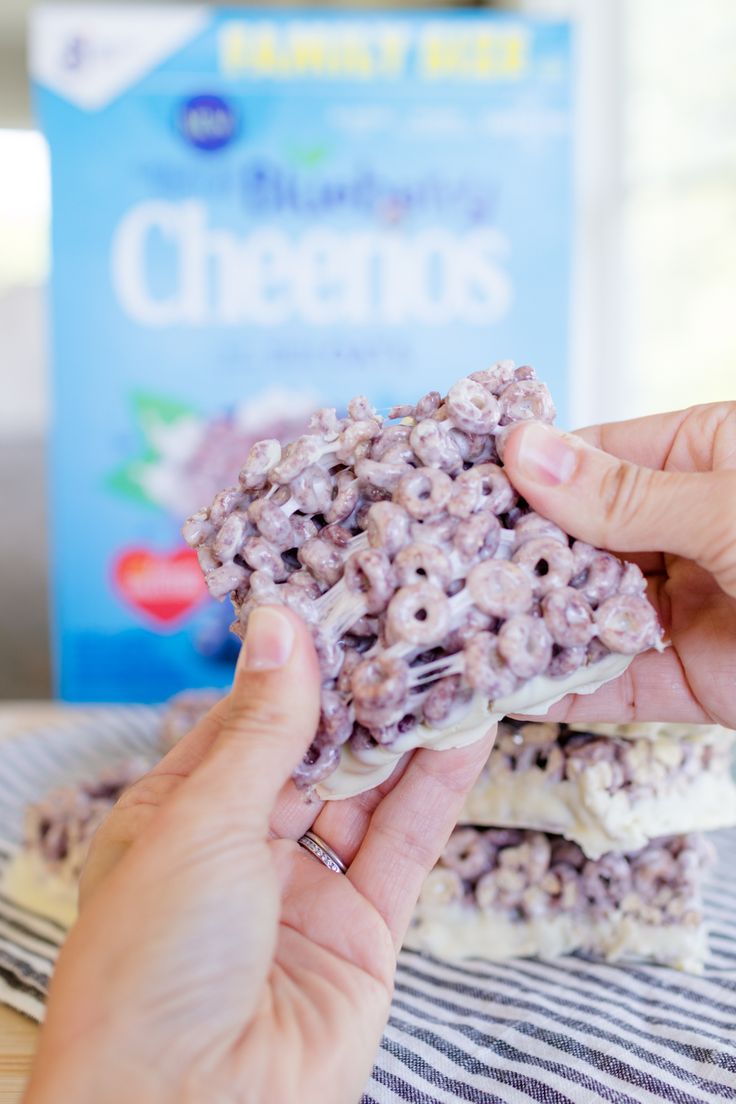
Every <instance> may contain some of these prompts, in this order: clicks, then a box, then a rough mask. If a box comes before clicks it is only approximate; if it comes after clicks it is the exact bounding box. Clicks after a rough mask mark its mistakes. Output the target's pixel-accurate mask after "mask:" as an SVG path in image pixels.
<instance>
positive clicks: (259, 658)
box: [238, 606, 294, 671]
mask: <svg viewBox="0 0 736 1104" xmlns="http://www.w3.org/2000/svg"><path fill="white" fill-rule="evenodd" d="M293 647H294V628H293V625H292V623H291V621H290V620H289V618H288V617H287V616H286V614H285V613H283V612H282V611H281V610H280V609H279V608H278V607H277V606H258V607H256V609H254V610H253V612H252V613H251V615H250V617H249V618H248V632H247V634H246V637H245V642H244V644H243V647H242V649H241V652H240V656H239V658H238V667H239V668H240V669H241V670H244V671H276V670H278V668H279V667H283V666H284V664H285V663H286V662H287V660H288V658H289V656H290V655H291V649H292V648H293Z"/></svg>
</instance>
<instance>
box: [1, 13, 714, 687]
mask: <svg viewBox="0 0 736 1104" xmlns="http://www.w3.org/2000/svg"><path fill="white" fill-rule="evenodd" d="M279 6H280V5H279ZM289 6H291V7H294V6H297V5H294V4H291V5H289ZM301 6H310V5H301ZM319 6H320V7H321V8H323V9H324V8H325V7H326V6H332V7H340V6H346V5H337V4H333V5H325V4H321V5H319ZM387 6H392V5H387ZM402 6H408V5H402ZM412 6H414V5H412ZM424 6H440V5H424ZM479 6H482V5H479ZM493 6H498V7H505V8H513V9H517V10H525V11H532V12H536V13H539V14H543V15H551V16H556V15H563V16H564V15H570V16H572V17H573V18H575V19H576V20H577V22H578V25H579V27H578V30H579V33H578V124H579V125H578V166H577V177H578V202H577V224H578V225H577V231H578V234H577V247H576V256H577V263H576V281H575V296H574V311H573V333H574V341H573V358H572V361H573V362H572V366H571V368H572V375H573V406H572V408H573V411H574V416H575V420H576V421H578V422H587V421H591V420H608V419H612V418H619V417H631V416H634V415H638V414H642V413H649V412H653V411H657V410H664V409H672V408H676V407H681V406H686V405H689V404H692V403H698V402H708V401H712V400H715V399H725V398H736V320H735V318H734V315H735V314H736V233H735V232H734V231H735V230H736V3H735V2H734V0H527V2H519V3H505V4H498V5H493ZM28 8H29V4H28V3H27V2H26V0H2V2H1V3H0V396H2V397H1V398H0V502H2V505H3V515H4V521H5V524H4V525H3V527H2V529H0V579H1V580H2V598H3V605H4V610H3V617H2V619H0V620H1V621H2V625H3V626H4V628H3V629H0V697H3V696H5V697H23V696H33V695H43V694H44V693H47V692H48V664H47V659H46V630H45V618H46V613H45V602H46V596H45V581H44V578H45V575H44V562H45V559H44V557H45V551H44V548H43V532H44V481H43V441H44V435H45V430H46V426H47V422H48V417H49V400H48V394H47V378H46V371H45V359H44V356H45V340H44V317H43V306H42V304H43V289H44V284H45V281H46V277H47V274H48V267H49V256H48V228H49V217H50V213H49V192H50V187H49V165H48V157H47V152H46V148H45V145H44V142H43V139H42V138H41V137H40V135H39V134H38V133H37V132H36V131H35V130H34V129H33V120H32V117H31V109H30V102H29V95H28V88H27V77H26V66H25V25H26V18H27V12H28ZM507 355H510V356H513V350H506V349H504V350H496V349H489V358H495V357H496V356H507ZM476 367H477V366H476ZM537 367H538V369H539V371H540V374H541V375H542V376H543V375H544V365H543V364H540V365H537Z"/></svg>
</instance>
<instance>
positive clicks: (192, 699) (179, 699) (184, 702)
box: [159, 689, 225, 755]
mask: <svg viewBox="0 0 736 1104" xmlns="http://www.w3.org/2000/svg"><path fill="white" fill-rule="evenodd" d="M224 695H225V691H224V690H209V689H207V690H182V692H181V693H180V694H175V695H174V697H173V698H170V699H169V701H168V702H167V703H166V707H165V709H164V714H163V716H162V718H161V731H160V733H159V745H160V748H161V754H162V755H165V754H166V752H167V751H170V750H171V748H172V747H173V746H174V744H178V743H179V740H181V738H182V736H186V734H187V733H188V732H190V731H191V729H193V728H194V726H195V725H196V723H197V721H200V720H201V719H202V717H204V716H205V714H207V713H209V711H210V709H212V707H213V705H217V703H218V702H219V701H221V700H222V698H223V697H224Z"/></svg>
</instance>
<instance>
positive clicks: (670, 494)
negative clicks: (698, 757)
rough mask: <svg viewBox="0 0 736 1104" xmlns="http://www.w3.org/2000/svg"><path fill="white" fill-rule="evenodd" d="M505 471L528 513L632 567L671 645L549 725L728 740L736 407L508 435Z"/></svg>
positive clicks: (734, 603) (529, 428)
mask: <svg viewBox="0 0 736 1104" xmlns="http://www.w3.org/2000/svg"><path fill="white" fill-rule="evenodd" d="M601 450H604V451H601ZM504 464H505V465H506V468H507V470H508V472H509V476H510V478H511V480H512V481H513V483H514V485H515V486H516V488H517V489H518V490H519V491H520V492H521V494H523V495H524V497H525V498H526V499H527V501H528V502H529V504H530V505H531V506H532V507H533V508H534V509H535V510H538V511H539V512H540V513H542V514H544V515H545V516H546V517H549V518H551V520H552V521H554V522H556V523H557V524H558V525H560V526H562V527H563V528H564V529H565V530H566V531H567V532H569V533H571V534H572V535H573V536H575V537H577V538H578V539H581V540H584V541H588V542H589V543H591V544H595V545H599V546H600V547H602V548H605V549H609V550H610V551H614V552H621V553H625V554H626V555H627V557H628V558H629V559H633V560H634V561H635V562H637V563H638V564H639V566H640V567H641V568H642V570H643V571H644V573H645V575H646V576H647V578H648V584H649V597H650V599H651V601H652V602H653V603H654V605H655V607H656V609H657V611H658V613H659V616H660V620H661V621H662V624H663V626H664V629H665V633H666V637H667V639H668V640H669V641H670V642H671V647H670V648H668V649H667V650H666V651H665V652H663V653H662V654H658V653H656V652H646V653H644V654H643V655H640V656H637V657H636V658H635V659H634V661H633V663H632V664H631V666H630V667H629V668H628V670H627V671H626V672H625V674H624V675H622V676H621V678H619V679H617V680H615V681H614V682H611V683H607V684H606V685H605V686H603V687H602V688H601V689H600V690H599V691H597V693H595V694H591V695H590V696H582V695H575V696H568V697H567V698H564V699H563V700H562V701H561V702H559V703H558V704H557V705H555V706H554V707H553V708H552V709H551V710H550V712H549V714H548V717H549V719H552V720H559V721H612V722H626V721H632V720H642V721H647V720H651V721H682V722H688V723H690V722H694V723H704V722H716V723H718V724H722V725H726V726H727V727H731V728H736V694H735V693H734V686H736V403H716V404H713V405H710V406H696V407H692V408H691V409H689V410H684V411H678V412H675V413H671V414H662V415H655V416H653V417H649V418H641V419H638V420H635V421H629V422H620V423H617V424H611V425H603V426H594V427H592V428H589V429H583V430H581V431H580V432H579V433H577V434H575V435H573V434H566V433H565V434H563V433H560V432H558V431H557V430H554V429H552V428H550V427H548V426H543V425H540V424H537V423H534V424H532V423H527V424H526V425H522V426H519V427H518V428H517V427H515V428H514V430H513V431H511V432H510V433H509V435H508V438H507V440H506V442H505V450H504ZM630 553H634V555H630Z"/></svg>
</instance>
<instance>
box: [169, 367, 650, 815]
mask: <svg viewBox="0 0 736 1104" xmlns="http://www.w3.org/2000/svg"><path fill="white" fill-rule="evenodd" d="M554 413H555V411H554V406H553V404H552V400H551V398H550V395H549V392H548V390H547V388H546V386H545V385H544V384H543V383H541V382H540V381H539V380H537V379H535V377H534V372H533V370H532V369H531V368H527V367H522V368H515V367H514V365H513V363H512V362H511V361H502V362H500V363H498V364H495V365H493V367H491V368H488V369H486V370H484V371H481V372H475V373H474V374H473V375H472V376H470V377H468V378H467V379H461V380H459V381H458V382H457V383H456V384H454V385H453V386H452V387H451V388H450V391H449V393H448V394H447V396H446V397H445V398H444V399H443V398H442V397H441V395H440V394H439V392H437V391H432V392H430V393H429V394H428V395H425V396H424V397H423V398H422V399H420V400H419V402H418V403H417V404H416V405H414V406H411V405H406V406H399V407H394V408H393V409H392V410H391V411H390V412H389V416H388V419H384V418H382V417H380V416H379V415H378V414H377V413H376V411H375V410H374V409H373V408H372V407H371V406H370V404H369V402H368V400H367V399H365V398H356V399H353V400H352V402H351V403H350V404H349V406H348V413H347V416H346V417H344V418H339V417H338V416H337V415H336V413H335V411H334V410H322V411H320V412H318V413H317V414H316V415H315V416H314V418H313V420H312V423H311V428H312V431H313V432H312V433H311V434H307V435H304V436H302V437H299V438H298V439H297V440H296V441H294V442H293V443H292V444H290V445H287V446H286V447H285V448H284V449H282V447H281V446H280V445H279V443H278V442H277V441H275V440H270V441H261V442H259V443H258V444H257V445H254V447H253V448H252V449H251V450H250V452H249V453H248V456H247V458H246V460H245V463H244V465H243V467H242V469H241V472H240V477H239V483H238V485H237V486H235V487H229V488H228V489H227V490H224V491H221V492H220V493H219V494H218V495H217V496H216V497H215V499H214V501H213V503H212V505H211V506H210V507H209V508H208V509H203V510H200V511H199V512H198V513H196V514H195V515H194V516H193V517H191V518H190V519H189V520H188V521H187V522H186V524H185V526H184V529H183V534H184V538H185V540H186V541H187V542H188V543H189V544H190V545H191V546H192V547H193V548H196V549H197V552H198V555H199V560H200V563H201V565H202V569H203V571H204V574H205V578H206V580H207V585H208V587H209V590H210V593H211V594H212V595H213V596H214V597H216V598H219V599H224V598H225V596H226V595H228V594H229V595H230V598H231V600H232V603H233V606H234V608H235V611H236V613H237V620H236V622H235V624H234V626H233V628H234V631H235V632H236V633H238V634H239V635H241V636H242V635H243V634H244V632H245V630H246V626H247V623H248V616H249V614H250V612H251V610H252V609H253V608H254V607H255V606H257V605H259V604H261V603H284V604H286V605H287V606H289V607H290V608H291V609H293V610H295V611H296V612H297V613H299V614H300V615H301V616H302V617H303V618H304V620H305V621H306V622H307V623H308V624H309V625H310V626H311V627H312V631H313V635H314V642H315V645H316V649H317V653H318V655H319V659H320V663H321V668H322V679H323V687H322V715H321V723H320V726H319V731H318V733H317V736H316V739H315V741H314V743H313V745H312V747H311V748H310V749H309V751H308V753H307V755H306V757H305V759H304V761H303V763H302V764H301V766H300V767H299V768H298V769H297V771H296V773H295V780H296V782H297V784H298V785H300V786H302V787H305V788H311V787H314V786H317V787H318V793H319V794H320V796H321V797H325V798H331V797H346V796H349V795H351V794H355V793H359V792H360V791H361V790H366V789H370V788H371V787H373V786H375V785H377V784H378V783H379V782H381V781H382V780H383V779H385V778H387V777H388V776H389V775H390V774H391V772H392V770H393V769H394V766H395V765H396V762H397V760H398V758H399V757H400V756H401V755H402V754H403V753H404V752H406V751H408V750H410V749H412V748H416V747H435V748H447V747H458V746H461V745H464V744H468V743H471V742H472V741H474V740H477V739H479V738H480V737H481V736H482V735H483V734H484V733H485V732H486V731H487V730H488V727H489V726H490V724H491V723H492V722H493V721H494V720H496V719H497V718H499V717H502V716H504V715H505V714H507V713H518V712H525V713H535V712H536V713H540V712H545V711H546V710H547V708H548V707H549V705H550V704H551V703H552V702H554V701H557V700H558V699H559V698H561V697H563V696H564V695H565V694H567V693H570V692H571V691H575V692H577V693H586V692H592V691H593V690H594V689H596V688H597V687H598V686H600V685H601V683H603V682H605V681H607V680H608V679H612V678H616V677H617V676H618V675H620V674H621V673H622V672H623V671H624V670H625V668H626V667H627V665H628V664H629V663H630V662H631V659H632V657H633V656H634V655H636V654H637V653H638V652H641V651H643V650H645V649H647V648H651V647H661V646H662V645H661V631H660V628H659V626H658V624H657V618H656V615H655V613H654V610H653V609H652V607H651V606H650V604H649V602H648V601H647V599H646V597H645V582H644V578H643V576H642V574H641V572H640V571H639V569H638V568H637V567H636V566H634V565H633V564H627V563H622V561H621V560H619V559H617V558H616V557H615V556H611V555H609V554H608V553H606V552H601V551H599V550H597V549H595V548H592V547H591V546H590V545H589V544H585V543H583V542H582V541H573V540H572V539H571V538H569V537H568V536H567V534H566V533H564V532H563V531H562V530H561V529H559V528H558V527H557V526H556V525H553V524H552V523H551V522H549V521H547V520H546V519H545V518H543V517H541V516H540V515H539V514H536V513H535V512H534V511H532V510H530V509H529V507H528V506H527V504H526V503H525V502H524V501H523V500H522V499H520V498H519V496H518V495H517V493H516V491H515V490H514V488H513V487H512V485H511V483H510V482H509V480H508V478H507V476H506V474H505V472H504V469H503V455H502V454H503V441H504V436H505V430H506V427H508V426H511V425H513V424H514V423H516V422H519V421H524V420H529V419H538V420H542V421H546V422H552V421H553V419H554Z"/></svg>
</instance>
